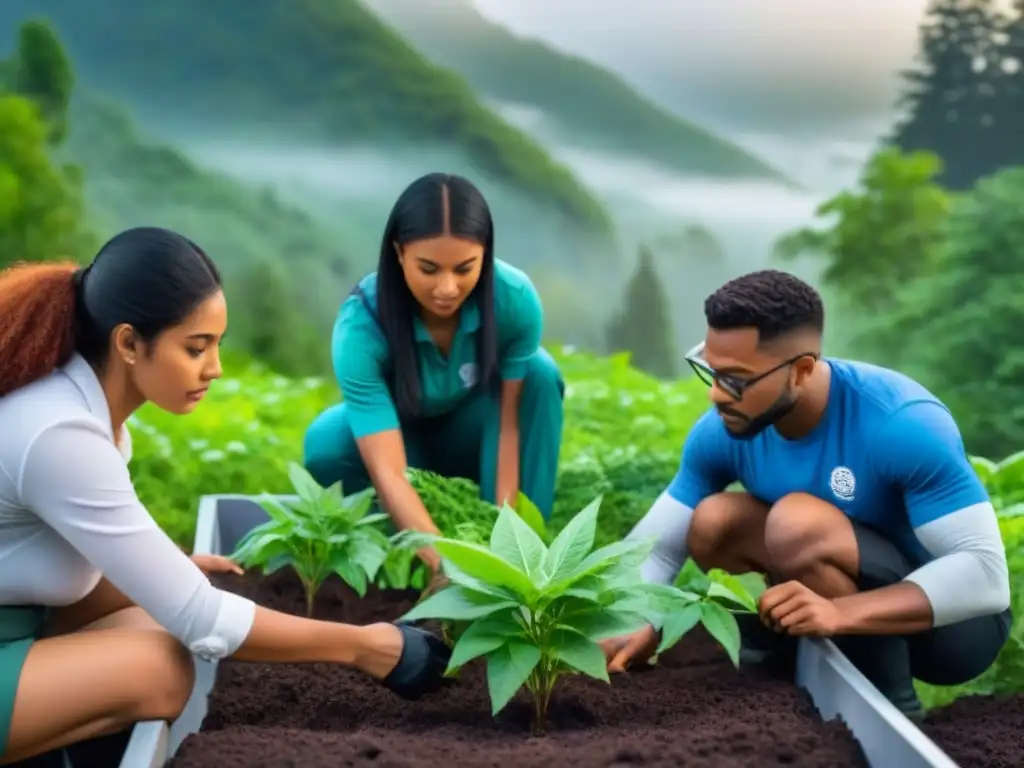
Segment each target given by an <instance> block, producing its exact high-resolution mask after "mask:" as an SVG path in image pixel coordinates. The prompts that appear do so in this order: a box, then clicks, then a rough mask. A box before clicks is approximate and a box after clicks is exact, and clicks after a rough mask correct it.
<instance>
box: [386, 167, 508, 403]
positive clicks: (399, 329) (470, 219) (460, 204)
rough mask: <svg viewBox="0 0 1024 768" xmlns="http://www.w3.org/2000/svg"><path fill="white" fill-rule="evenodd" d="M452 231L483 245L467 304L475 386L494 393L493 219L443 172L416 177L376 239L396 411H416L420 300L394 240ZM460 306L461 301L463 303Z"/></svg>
mask: <svg viewBox="0 0 1024 768" xmlns="http://www.w3.org/2000/svg"><path fill="white" fill-rule="evenodd" d="M446 234H447V235H454V236H456V237H462V238H466V239H467V240H472V241H474V242H476V243H479V244H480V245H482V246H483V247H484V256H483V263H482V264H481V267H480V279H479V281H478V282H477V284H476V286H475V287H474V288H473V291H472V292H471V293H470V295H469V296H468V297H467V298H466V302H470V301H475V302H476V303H477V307H478V309H479V311H480V330H479V332H478V335H477V367H478V370H479V377H478V379H477V386H480V387H482V388H483V389H484V390H485V391H487V392H488V393H491V394H494V393H495V392H496V391H497V387H498V341H497V335H498V333H497V328H496V321H495V317H494V222H493V220H492V218H491V209H490V207H489V206H488V205H487V201H486V200H485V199H484V196H483V194H481V192H480V190H479V189H477V188H476V187H475V186H474V185H473V183H472V182H471V181H469V180H468V179H465V178H463V177H462V176H456V175H454V174H447V173H430V174H427V175H426V176H422V177H420V178H419V179H416V181H414V182H413V183H412V184H410V185H409V186H408V187H406V189H405V191H404V192H402V194H401V195H399V197H398V200H396V201H395V205H394V207H393V208H392V209H391V215H390V216H389V217H388V222H387V225H386V226H385V228H384V236H383V237H382V238H381V245H380V262H379V263H378V265H377V312H378V319H379V322H380V325H381V329H382V330H383V332H384V337H385V338H386V339H387V343H388V347H389V349H390V352H391V361H392V365H391V375H392V381H393V386H392V388H393V397H394V398H395V403H396V405H397V407H398V411H399V413H401V414H403V415H405V416H415V415H417V414H418V413H419V408H420V397H421V394H422V393H421V382H420V370H419V357H418V355H417V354H416V338H415V335H414V328H413V318H414V313H416V312H417V311H418V308H419V304H418V302H417V301H416V298H415V297H414V296H413V295H412V291H410V290H409V286H408V285H407V284H406V282H405V275H404V274H403V273H402V268H401V265H400V264H399V262H398V251H397V250H396V249H395V243H398V245H400V246H404V245H405V244H407V243H410V242H412V241H414V240H422V239H426V238H431V237H438V236H441V235H446ZM463 306H465V305H463Z"/></svg>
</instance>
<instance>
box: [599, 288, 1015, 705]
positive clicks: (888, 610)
mask: <svg viewBox="0 0 1024 768" xmlns="http://www.w3.org/2000/svg"><path fill="white" fill-rule="evenodd" d="M704 312H705V315H706V318H707V324H708V330H707V336H706V339H705V341H704V342H703V343H702V344H700V345H698V346H697V347H696V348H694V349H693V350H691V352H690V354H689V355H688V356H687V359H688V360H689V362H690V365H691V366H692V367H693V369H694V371H695V372H696V373H697V375H698V376H700V378H701V379H702V380H703V381H704V382H705V383H706V384H707V385H708V387H709V394H710V399H711V401H712V403H713V405H714V407H713V408H712V409H710V410H709V411H708V413H706V414H705V415H704V416H703V417H702V418H701V419H700V420H699V421H698V422H697V423H696V424H695V425H694V427H693V429H692V431H691V432H690V434H689V435H688V436H687V438H686V443H685V446H684V449H683V456H682V462H681V465H680V469H679V472H678V474H677V475H676V477H675V479H674V480H673V481H672V483H671V484H670V485H669V487H668V488H667V489H666V490H665V492H664V493H663V494H662V495H661V497H660V498H659V499H658V500H657V501H656V502H655V503H654V505H653V507H652V508H651V510H650V511H649V512H648V513H647V515H646V516H645V517H644V518H643V520H641V521H640V522H639V523H638V524H637V525H636V527H635V528H634V530H633V531H632V532H631V533H630V534H629V535H630V537H636V536H641V537H645V536H651V535H654V536H656V537H657V538H658V544H657V546H656V548H655V551H654V552H653V553H652V555H651V556H650V558H649V559H648V561H647V562H646V563H645V564H644V568H643V572H644V576H645V578H647V579H649V580H651V581H657V582H662V583H671V582H672V581H673V580H674V579H675V577H676V576H677V574H678V573H679V570H680V568H681V567H682V565H683V563H684V562H685V561H686V559H687V557H688V556H690V557H693V559H694V560H695V561H696V562H697V563H698V564H699V565H701V566H702V567H703V568H705V569H707V568H713V567H717V568H723V569H725V570H727V571H730V572H733V573H744V572H749V571H758V572H761V573H766V574H768V578H769V584H770V586H769V588H768V590H767V591H766V592H765V593H764V595H763V596H762V597H761V600H760V605H759V614H760V615H759V616H758V617H752V618H754V619H755V620H754V621H752V622H749V623H748V624H747V625H743V626H742V629H743V630H744V653H743V659H744V660H745V661H747V662H750V661H754V660H755V659H756V658H757V657H758V656H759V655H760V656H761V657H764V656H765V655H772V654H773V653H777V652H778V651H780V650H790V651H791V650H792V647H793V644H794V643H795V638H797V637H800V636H810V637H832V638H833V639H834V640H835V642H836V644H837V645H839V647H840V648H841V649H842V650H843V651H844V652H845V653H846V655H847V656H848V657H849V658H850V660H851V661H852V662H853V663H854V664H855V665H856V666H857V667H858V668H859V669H860V670H861V671H862V672H863V673H864V674H865V676H867V677H868V679H870V680H871V681H872V682H873V683H874V684H875V685H876V686H877V687H878V688H879V690H880V691H881V692H882V693H883V694H885V695H886V696H887V697H888V698H889V700H890V701H892V702H893V704H895V705H896V706H897V707H898V708H899V709H901V710H902V711H903V712H904V713H905V714H907V715H908V716H910V717H913V718H915V719H920V718H921V717H922V716H923V712H922V709H921V705H920V702H919V701H918V699H917V696H916V695H915V693H914V688H913V678H914V677H917V678H918V679H921V680H924V681H926V682H929V683H933V684H937V685H955V684H959V683H962V682H966V681H967V680H969V679H971V678H974V677H976V676H977V675H979V674H981V673H982V672H983V671H985V669H987V668H988V667H989V666H990V665H991V663H992V662H993V661H994V660H995V658H996V656H997V654H998V653H999V650H1000V649H1001V648H1002V646H1003V643H1004V642H1005V641H1006V638H1007V635H1008V633H1009V628H1010V623H1011V616H1010V610H1009V603H1010V585H1009V574H1008V570H1007V565H1006V556H1005V550H1004V548H1003V543H1002V538H1001V536H1000V533H999V526H998V524H997V521H996V515H995V512H994V510H993V508H992V505H991V503H990V501H989V498H988V496H987V494H986V492H985V489H984V487H983V485H982V484H981V482H980V481H979V479H978V477H977V475H976V473H975V472H974V470H973V468H972V467H971V464H970V462H969V461H968V458H967V456H966V454H965V451H964V446H963V443H962V441H961V438H960V433H959V430H958V428H957V425H956V423H955V422H954V420H953V417H952V416H951V415H950V413H949V411H948V410H947V409H946V407H945V406H944V405H943V404H942V403H941V402H940V401H939V400H938V399H937V398H936V397H935V396H933V395H932V394H931V393H929V392H928V391H927V390H926V389H925V388H924V387H922V386H921V385H920V384H918V383H917V382H915V381H913V380H912V379H910V378H908V377H906V376H903V375H902V374H899V373H897V372H895V371H891V370H887V369H885V368H879V367H876V366H872V365H867V364H865V363H859V362H852V361H848V360H838V359H834V358H822V356H821V345H822V330H823V328H824V310H823V308H822V303H821V298H820V296H819V295H818V293H817V292H816V291H815V290H814V289H813V288H812V287H811V286H809V285H807V284H806V283H804V282H802V281H800V280H798V279H797V278H796V277H794V276H792V275H789V274H787V273H784V272H777V271H773V270H767V271H762V272H754V273H751V274H748V275H744V276H743V277H740V278H737V279H735V280H732V281H730V282H729V283H726V284H725V285H724V286H722V287H721V288H719V289H718V290H717V291H716V292H715V293H713V294H712V295H711V296H710V297H709V298H708V299H707V301H706V302H705V305H704ZM735 482H739V483H740V484H741V485H742V487H743V489H744V490H743V491H741V492H737V491H727V490H726V488H727V487H728V486H729V485H731V484H732V483H735ZM757 619H760V621H757ZM766 628H770V629H772V630H774V632H771V631H768V629H766ZM757 630H761V631H757ZM770 641H775V642H770ZM656 645H657V638H656V635H655V632H654V629H653V628H652V627H647V628H646V629H643V630H641V631H639V632H636V633H634V634H632V635H627V636H624V637H620V638H614V639H612V640H610V641H607V642H606V643H605V652H606V655H607V657H608V660H609V670H610V671H623V670H624V669H625V668H626V667H627V666H628V664H629V663H630V662H643V661H646V660H647V659H648V658H650V656H651V655H652V654H653V651H654V649H655V648H656Z"/></svg>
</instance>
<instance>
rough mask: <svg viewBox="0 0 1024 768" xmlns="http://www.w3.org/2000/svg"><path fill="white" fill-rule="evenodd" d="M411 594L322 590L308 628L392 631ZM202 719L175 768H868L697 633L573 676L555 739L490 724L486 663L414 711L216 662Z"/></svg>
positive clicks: (268, 588)
mask: <svg viewBox="0 0 1024 768" xmlns="http://www.w3.org/2000/svg"><path fill="white" fill-rule="evenodd" d="M221 584H222V585H223V586H224V587H226V588H228V589H231V590H232V591H236V592H240V593H243V594H246V595H248V596H250V597H252V598H254V599H255V600H256V601H257V602H258V603H260V604H262V605H266V606H270V607H273V608H277V609H279V610H285V611H289V612H292V613H302V612H303V604H302V597H301V590H300V587H299V584H298V582H297V580H296V579H295V578H294V576H293V575H292V574H291V573H290V572H279V573H277V574H274V575H273V576H271V577H269V578H267V579H266V580H265V581H264V580H262V579H261V578H259V577H257V576H246V577H237V576H231V577H228V578H225V579H222V580H221ZM414 599H415V594H414V593H408V592H407V593H395V592H391V593H384V594H381V593H371V594H370V595H368V596H367V598H366V599H365V600H363V601H359V600H357V599H356V596H355V595H354V594H353V593H352V592H351V591H350V590H349V589H348V588H347V587H345V586H344V585H343V584H341V583H340V582H330V583H328V584H326V585H325V586H324V587H323V589H322V591H321V593H320V595H319V596H318V601H319V606H318V610H317V612H316V615H317V616H318V617H321V618H330V619H335V620H339V621H347V622H353V623H370V622H373V621H379V620H393V619H396V618H397V617H398V616H400V615H401V614H402V613H403V612H404V611H405V610H407V609H408V608H409V607H410V606H411V605H412V603H413V600H414ZM218 669H219V671H218V678H217V684H216V686H215V689H214V692H213V695H212V696H211V699H210V712H209V714H208V716H207V718H206V721H205V723H204V725H203V730H202V732H201V733H199V734H197V735H193V736H190V737H188V738H187V739H186V740H185V742H184V743H183V744H182V746H181V748H180V750H179V751H178V754H177V757H176V758H175V760H174V761H173V763H172V765H173V766H174V768H207V767H209V768H214V767H216V768H271V767H273V768H278V767H282V768H283V767H284V766H302V768H320V767H321V766H322V767H323V768H337V767H338V766H374V767H375V768H392V767H393V768H399V767H401V768H417V767H419V766H444V765H449V766H459V768H492V767H493V768H499V767H500V768H530V767H533V766H536V767H537V768H555V766H586V767H587V768H599V767H600V766H633V765H643V766H666V767H667V766H673V767H675V766H681V765H686V766H688V767H689V768H700V767H701V766H709V767H710V766H715V768H728V767H729V766H750V768H763V766H766V765H787V766H808V767H810V766H821V767H822V768H845V767H846V766H858V767H860V766H866V765H867V763H866V761H865V760H864V758H863V755H862V753H861V751H860V748H859V747H858V745H857V743H856V741H855V740H854V738H853V736H852V734H851V733H850V732H849V731H848V730H847V729H846V727H845V726H844V725H842V724H840V723H838V722H833V723H828V724H825V723H823V722H822V721H821V719H820V718H819V716H818V715H817V712H816V711H815V709H814V706H813V705H812V704H811V702H810V699H809V697H807V696H806V695H805V694H804V693H803V692H802V691H799V690H798V689H797V688H796V687H795V686H793V685H792V684H791V683H790V682H789V681H788V679H787V678H786V677H784V676H783V675H782V674H781V673H779V672H777V671H775V672H773V671H769V670H766V669H761V668H746V669H743V670H742V671H740V672H737V671H735V670H734V669H733V668H732V666H731V665H730V664H729V662H728V660H727V658H726V657H725V654H724V653H723V652H722V651H721V650H720V649H718V647H717V646H716V645H715V644H714V643H713V642H712V641H711V639H710V638H709V637H708V636H707V635H706V634H703V633H700V634H698V633H696V632H695V633H693V635H692V636H689V637H688V638H687V639H685V640H684V641H683V642H682V643H680V645H679V646H677V647H676V648H675V649H673V650H672V651H670V652H669V653H667V654H665V655H664V656H663V657H662V658H661V660H660V663H659V667H658V668H656V669H649V670H644V671H637V672H630V673H628V674H627V675H621V676H616V677H613V678H612V684H611V685H610V686H609V685H608V684H606V683H602V682H600V681H596V680H589V679H586V678H583V677H577V676H574V677H572V678H570V679H567V680H565V681H564V682H563V683H562V684H561V685H560V687H559V688H558V689H556V693H555V700H554V701H553V703H552V711H551V725H552V727H551V730H550V732H549V733H548V735H546V736H534V735H532V734H531V733H530V730H529V712H530V708H529V705H528V703H527V700H526V698H525V692H521V693H520V694H519V695H518V697H517V698H516V699H515V700H514V701H513V702H512V703H511V704H510V705H509V706H508V707H507V708H506V710H505V711H503V712H502V713H501V714H500V715H499V716H498V717H497V718H492V717H491V714H490V701H489V699H488V696H487V688H486V680H485V672H484V667H483V664H482V663H475V664H471V665H470V666H467V667H466V668H464V669H463V670H462V672H461V674H460V678H459V680H458V681H452V682H451V684H450V685H449V686H448V687H446V688H445V689H443V690H442V691H440V692H438V693H436V694H433V695H432V696H430V697H428V698H425V699H423V700H421V701H419V702H416V703H409V702H405V701H403V700H402V699H400V698H398V697H397V696H395V695H393V694H392V693H391V692H390V691H388V690H387V689H385V688H384V687H382V686H381V685H379V684H378V683H376V682H374V681H373V680H370V679H368V678H366V677H365V676H363V675H361V674H359V673H357V672H353V671H349V670H346V669H342V668H338V667H336V666H330V665H326V664H310V665H298V664H289V665H265V664H245V663H241V662H231V661H228V662H222V663H221V664H220V665H219V668H218Z"/></svg>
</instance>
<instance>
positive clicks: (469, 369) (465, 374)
mask: <svg viewBox="0 0 1024 768" xmlns="http://www.w3.org/2000/svg"><path fill="white" fill-rule="evenodd" d="M476 377H477V371H476V363H463V364H462V365H460V366H459V378H460V379H462V385H463V386H464V387H467V388H469V387H472V386H473V385H474V384H476Z"/></svg>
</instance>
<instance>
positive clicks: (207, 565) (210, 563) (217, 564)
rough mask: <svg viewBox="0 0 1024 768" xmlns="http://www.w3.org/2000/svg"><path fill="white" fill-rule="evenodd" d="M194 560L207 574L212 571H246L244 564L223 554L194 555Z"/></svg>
mask: <svg viewBox="0 0 1024 768" xmlns="http://www.w3.org/2000/svg"><path fill="white" fill-rule="evenodd" d="M192 562H193V563H195V564H196V565H198V566H199V570H201V571H202V572H203V573H205V574H206V575H207V576H209V575H210V574H211V573H238V574H244V573H245V571H244V570H242V566H240V565H239V564H238V563H236V562H234V561H233V560H231V559H230V558H227V557H224V556H223V555H192Z"/></svg>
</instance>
